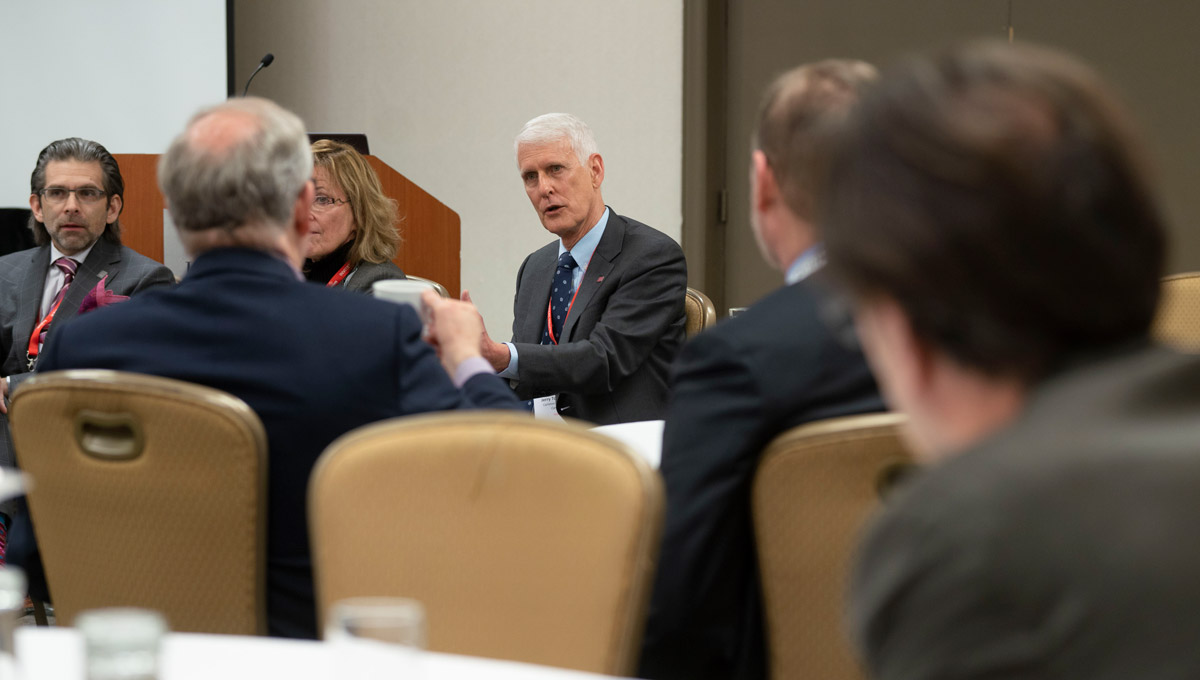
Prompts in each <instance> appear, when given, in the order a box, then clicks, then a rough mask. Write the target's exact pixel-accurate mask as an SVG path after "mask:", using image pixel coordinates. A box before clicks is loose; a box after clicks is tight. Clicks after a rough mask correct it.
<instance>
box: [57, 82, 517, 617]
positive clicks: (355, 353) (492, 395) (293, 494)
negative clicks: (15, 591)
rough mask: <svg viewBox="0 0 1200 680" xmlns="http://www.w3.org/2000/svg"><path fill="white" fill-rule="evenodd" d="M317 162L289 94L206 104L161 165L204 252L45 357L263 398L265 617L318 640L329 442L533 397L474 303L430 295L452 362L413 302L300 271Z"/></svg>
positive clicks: (175, 208) (258, 403) (179, 221)
mask: <svg viewBox="0 0 1200 680" xmlns="http://www.w3.org/2000/svg"><path fill="white" fill-rule="evenodd" d="M312 169H313V161H312V154H311V152H310V150H309V144H308V139H307V136H306V135H305V132H304V124H303V123H302V122H301V121H300V119H299V118H297V117H296V116H295V115H293V114H292V113H290V112H288V111H285V110H283V109H282V108H280V107H279V106H277V105H275V104H273V103H271V102H269V101H267V100H264V99H253V98H246V99H233V100H230V101H228V102H225V103H222V104H220V105H217V106H215V107H213V108H211V109H208V110H205V111H201V112H200V113H199V114H197V115H196V116H195V117H194V118H193V119H192V121H191V122H190V123H189V124H188V126H187V129H186V130H185V131H184V132H183V133H182V134H181V135H179V136H178V137H177V138H176V139H175V140H174V142H172V144H171V147H170V148H169V149H168V151H167V153H166V154H165V155H164V156H163V157H162V160H161V161H160V163H159V171H158V175H159V184H160V186H161V187H162V190H163V194H164V195H165V196H166V198H167V203H168V205H169V206H170V210H171V217H172V219H173V221H174V223H175V227H176V228H177V229H178V231H179V237H180V240H181V241H182V243H183V245H184V247H185V248H186V249H187V251H188V253H189V255H191V256H192V257H193V258H194V262H193V264H192V266H191V269H190V270H189V271H188V274H187V276H186V277H185V278H184V279H183V281H182V282H181V283H180V284H179V285H178V286H176V287H175V288H174V289H172V290H168V291H164V292H163V293H161V294H146V295H143V296H142V297H140V298H135V299H133V300H131V301H129V302H126V303H122V304H121V305H117V306H114V307H111V308H109V309H106V310H104V312H102V313H97V314H89V315H87V316H84V317H82V318H79V319H76V320H75V321H74V322H73V323H72V324H70V325H68V326H65V327H63V328H62V329H61V330H59V331H57V332H55V333H54V334H52V335H51V337H50V339H49V341H48V342H47V343H46V350H45V356H44V357H43V358H42V359H41V364H40V366H39V369H41V370H55V369H65V368H107V369H114V370H123V371H133V372H138V373H148V374H153V375H160V376H165V377H168V378H175V379H179V380H186V381H189V382H193V383H198V384H202V385H208V386H211V387H215V388H218V389H222V390H225V391H227V392H230V393H232V394H233V395H235V396H237V397H239V398H241V399H242V400H244V401H245V402H246V403H247V404H248V405H249V406H250V407H251V408H252V409H254V412H255V413H257V414H258V417H259V418H260V419H261V420H262V422H263V426H264V427H265V429H266V432H267V440H268V442H269V445H270V451H269V454H268V456H269V461H270V465H269V466H268V469H269V480H268V484H269V493H268V499H269V500H268V503H269V506H268V518H267V530H268V538H267V617H268V625H269V630H270V633H271V634H272V635H278V636H284V637H308V638H313V637H316V634H317V628H316V615H315V607H314V600H313V583H312V563H311V560H310V557H309V545H308V523H307V521H306V517H307V511H306V504H305V493H306V490H307V485H308V476H309V472H310V471H311V469H312V466H313V464H314V463H315V462H316V460H317V457H318V456H319V455H320V454H321V452H322V451H323V450H324V448H325V447H326V446H327V445H328V444H329V443H330V442H332V441H333V440H334V439H335V438H337V437H338V436H340V435H341V434H343V433H345V432H348V431H350V430H352V429H354V428H356V427H359V426H360V425H365V424H367V423H370V422H374V421H378V420H383V419H385V418H391V417H394V416H401V415H406V414H412V413H420V412H426V411H441V410H448V409H459V408H470V407H486V408H510V409H519V408H520V407H521V404H520V402H519V401H517V400H516V399H515V398H514V397H513V395H512V392H511V390H509V389H508V387H507V385H505V384H504V381H502V380H500V379H499V378H497V377H495V375H494V374H493V371H492V369H491V367H490V366H489V365H488V364H487V362H486V361H484V360H483V358H482V357H481V356H480V354H479V343H478V338H479V335H480V334H481V333H482V332H483V327H482V324H481V323H480V322H479V317H478V314H477V313H476V312H475V310H474V308H472V307H471V306H470V305H467V304H465V303H462V302H459V301H457V300H441V299H439V298H437V297H436V296H435V295H433V294H430V296H429V298H428V299H427V302H428V303H429V304H430V306H431V312H432V314H433V317H434V318H433V323H434V325H436V328H437V332H438V335H439V337H438V338H437V340H438V343H439V349H440V353H441V355H442V364H444V367H445V370H443V365H442V364H439V361H438V358H437V356H436V355H435V353H434V351H433V348H432V347H430V346H429V345H428V344H427V343H425V342H424V341H422V340H421V328H422V323H421V320H420V319H419V318H418V317H417V314H416V313H415V312H414V311H413V310H412V308H411V307H409V306H407V305H395V304H392V303H388V302H383V301H380V300H376V299H374V298H371V297H367V296H363V295H356V294H351V293H347V292H345V291H342V290H336V289H328V288H325V287H323V286H311V285H308V284H307V283H305V282H304V277H303V276H302V275H301V274H300V269H299V268H300V265H301V263H302V262H303V261H304V252H305V245H306V240H307V237H308V233H309V226H310V220H309V210H310V208H311V206H312V204H313V199H314V196H315V190H314V188H313V183H312V181H311V177H312ZM75 345H78V346H75ZM447 373H449V374H450V375H447ZM450 376H454V377H453V381H452V379H451V377H450ZM213 548H214V550H215V551H217V552H219V551H220V546H213ZM50 567H51V568H50V570H49V573H48V574H47V576H48V577H49V581H50V583H49V585H50V589H51V593H53V588H54V583H53V580H54V565H50ZM67 567H68V568H69V567H70V565H67Z"/></svg>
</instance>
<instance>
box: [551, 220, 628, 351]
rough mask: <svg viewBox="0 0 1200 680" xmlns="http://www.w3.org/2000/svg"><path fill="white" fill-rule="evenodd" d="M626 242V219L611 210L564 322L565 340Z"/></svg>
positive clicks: (569, 335)
mask: <svg viewBox="0 0 1200 680" xmlns="http://www.w3.org/2000/svg"><path fill="white" fill-rule="evenodd" d="M624 242H625V219H624V218H622V217H621V216H620V215H618V214H617V213H615V212H612V209H611V208H610V209H609V214H608V224H607V225H606V226H605V227H604V235H603V236H601V237H600V242H599V243H597V244H596V250H594V251H593V252H592V260H591V261H590V262H588V265H587V271H585V272H584V273H583V278H582V279H581V280H580V281H579V293H578V294H577V295H576V296H575V304H573V305H571V311H570V313H569V314H567V318H566V320H565V321H563V337H564V338H566V339H568V340H570V339H571V332H572V331H574V330H575V325H576V324H577V323H578V322H579V316H580V315H581V314H583V312H584V310H586V309H587V308H588V305H590V304H592V300H594V299H595V297H596V291H598V290H600V286H601V285H603V280H604V278H605V277H606V276H608V274H609V272H611V271H612V268H613V264H614V262H615V261H616V259H617V256H618V255H620V254H621V245H622V244H623V243H624ZM552 275H553V274H552Z"/></svg>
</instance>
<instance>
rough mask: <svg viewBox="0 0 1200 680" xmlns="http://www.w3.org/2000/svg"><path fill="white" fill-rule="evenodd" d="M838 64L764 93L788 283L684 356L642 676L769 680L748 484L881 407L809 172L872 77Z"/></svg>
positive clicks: (674, 390)
mask: <svg viewBox="0 0 1200 680" xmlns="http://www.w3.org/2000/svg"><path fill="white" fill-rule="evenodd" d="M874 78H875V70H874V69H873V68H872V67H871V66H869V65H868V64H864V63H862V62H854V61H842V60H831V61H824V62H818V63H815V64H811V65H806V66H801V67H798V68H796V69H793V70H792V71H790V72H788V73H786V74H784V75H783V76H781V77H780V78H779V79H778V80H776V81H775V83H774V84H773V85H772V86H771V88H770V89H768V91H767V95H766V97H765V99H764V103H763V106H762V109H761V111H760V113H759V122H758V130H757V133H756V140H755V143H756V145H757V148H756V149H755V151H754V152H753V154H752V158H751V177H752V184H751V198H752V206H751V210H752V212H751V220H750V221H751V225H752V227H753V229H754V234H755V237H756V239H757V241H758V243H759V246H760V247H761V250H762V251H763V257H764V259H766V260H767V262H768V263H770V264H771V265H772V266H774V267H775V268H777V269H780V270H783V271H784V272H785V275H786V279H787V283H788V285H786V286H784V287H783V288H780V289H779V290H777V291H775V292H773V293H771V294H770V295H768V296H767V297H765V298H763V299H762V300H761V301H759V302H758V303H756V304H755V305H754V306H752V307H751V308H750V309H748V310H746V312H745V313H743V314H741V315H739V316H737V317H736V318H733V319H730V320H728V321H724V322H722V323H720V324H717V326H716V327H715V328H712V329H710V330H708V331H706V332H704V333H701V334H700V335H698V336H696V337H695V338H694V339H693V340H692V341H691V342H689V343H688V344H687V345H685V346H684V348H683V351H682V352H680V355H679V359H678V360H677V361H676V362H675V365H674V367H673V368H672V376H671V398H670V404H669V407H668V409H667V417H666V426H665V428H664V433H663V451H662V464H661V471H662V476H663V481H664V483H665V485H666V490H667V512H666V521H665V525H664V529H663V546H662V552H661V554H660V557H659V567H658V576H657V580H656V582H655V586H654V594H653V596H652V599H651V606H650V616H649V620H648V623H647V626H646V635H645V645H644V648H643V652H642V660H641V671H640V673H639V677H645V678H653V679H654V680H661V679H665V678H691V679H696V678H722V679H726V678H763V677H766V644H765V640H764V637H765V636H764V633H763V608H762V598H761V595H760V590H759V581H758V561H757V559H756V555H755V545H754V528H753V524H752V519H751V515H750V485H751V482H752V481H753V479H754V472H755V470H756V469H757V468H758V460H759V456H760V454H761V453H762V450H763V448H764V447H765V446H766V444H767V443H768V442H769V441H770V440H771V439H772V438H774V437H775V436H776V435H778V434H780V433H782V432H783V431H785V430H787V429H788V428H791V427H795V426H796V425H800V424H802V423H805V422H809V421H813V420H820V419H822V418H831V417H835V416H844V415H851V414H855V413H864V412H869V411H881V410H883V401H882V399H881V398H880V395H879V391H878V389H877V388H876V385H875V380H874V379H873V378H872V376H871V371H870V369H869V368H868V367H867V362H866V360H865V359H864V358H863V355H862V352H861V351H860V350H859V349H858V347H857V344H856V342H855V341H854V334H853V331H852V329H850V328H848V327H846V326H845V325H843V326H842V327H839V325H838V324H837V323H836V320H834V319H831V318H826V316H827V312H828V311H829V308H830V303H831V300H830V296H829V294H828V292H827V291H826V290H825V289H824V288H823V287H822V286H821V284H820V282H819V281H818V279H819V278H820V276H819V274H820V272H819V271H818V270H819V269H820V268H821V262H822V255H821V249H820V245H819V243H818V241H817V234H816V231H815V228H814V225H813V224H812V221H811V214H810V208H809V205H810V195H811V191H812V187H811V181H810V180H809V179H808V173H807V171H806V169H805V168H806V166H807V164H808V163H809V162H810V159H809V157H810V156H811V155H812V146H813V142H814V140H815V139H816V138H817V136H818V135H819V134H820V131H821V129H822V128H823V126H825V125H827V124H829V123H830V122H832V121H835V120H837V119H838V118H841V117H842V116H843V114H844V113H845V112H846V111H847V110H848V109H849V107H850V105H851V104H852V103H853V102H854V101H855V100H856V99H857V93H858V90H859V89H860V88H861V87H862V86H864V85H865V84H866V83H868V82H870V81H872V80H874Z"/></svg>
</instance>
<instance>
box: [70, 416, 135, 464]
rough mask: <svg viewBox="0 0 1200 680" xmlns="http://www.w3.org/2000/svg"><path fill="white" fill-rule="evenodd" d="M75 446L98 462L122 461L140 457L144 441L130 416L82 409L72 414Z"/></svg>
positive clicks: (133, 418)
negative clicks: (73, 417)
mask: <svg viewBox="0 0 1200 680" xmlns="http://www.w3.org/2000/svg"><path fill="white" fill-rule="evenodd" d="M75 443H76V444H78V445H79V448H80V450H82V451H83V452H84V454H86V455H88V456H90V457H92V458H95V459H97V460H102V461H122V460H131V459H133V458H137V457H138V456H140V455H142V448H143V447H144V445H145V438H144V436H143V434H142V427H141V424H140V423H138V420H137V418H135V417H134V416H133V415H132V414H130V413H105V412H103V411H90V410H83V411H80V412H79V413H77V414H75Z"/></svg>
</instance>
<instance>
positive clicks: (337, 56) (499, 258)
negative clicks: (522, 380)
mask: <svg viewBox="0 0 1200 680" xmlns="http://www.w3.org/2000/svg"><path fill="white" fill-rule="evenodd" d="M234 19H235V50H236V51H235V55H236V61H237V82H239V83H241V82H244V80H245V78H246V77H248V76H249V75H250V72H251V71H252V70H253V68H254V67H255V66H256V65H257V62H258V59H259V58H260V57H261V56H262V55H263V54H264V53H266V52H273V53H274V54H275V63H274V64H273V65H272V66H271V67H270V68H268V69H267V70H265V71H263V72H262V73H260V74H258V76H257V77H256V78H255V80H254V84H253V86H252V88H251V90H252V93H254V94H258V95H261V96H265V97H270V98H272V99H274V100H276V101H278V102H279V103H280V104H282V105H284V106H286V107H288V108H290V109H292V110H294V111H296V112H297V113H298V114H300V116H301V117H302V118H303V119H304V120H305V122H306V123H307V124H308V126H309V129H310V130H313V131H321V132H332V131H346V132H365V133H367V135H368V138H369V139H370V143H371V151H372V153H374V154H375V155H376V156H379V157H380V158H382V159H383V160H384V161H385V162H387V163H388V164H389V165H391V166H392V167H394V168H396V169H397V170H399V171H401V172H403V173H404V174H405V175H407V176H408V177H409V179H411V180H413V181H414V182H416V183H417V184H419V185H420V186H421V187H422V188H424V189H425V190H427V191H429V192H430V193H432V194H433V195H434V196H436V197H438V198H439V199H440V200H442V201H443V202H444V203H446V204H447V205H449V206H450V207H451V208H453V209H454V210H456V211H457V212H458V213H459V215H460V216H461V217H462V286H463V288H466V289H469V290H470V291H471V294H472V297H473V298H474V299H475V301H476V303H477V304H478V305H479V308H480V310H481V311H482V312H483V315H484V319H485V320H486V322H487V325H488V329H489V331H491V332H492V334H493V335H494V336H495V337H496V338H497V339H508V337H509V334H510V329H511V323H512V295H513V288H514V285H515V279H516V272H517V268H518V267H519V266H520V264H521V261H522V260H523V259H524V257H525V256H526V255H527V254H528V253H530V252H531V251H533V250H535V249H536V248H538V247H540V246H542V245H544V244H546V243H548V242H550V241H551V240H552V237H551V236H550V235H549V234H547V232H546V231H545V230H544V229H543V228H542V226H541V225H540V224H539V223H538V221H537V216H536V214H535V213H534V211H533V208H532V207H531V206H530V204H529V200H528V199H527V198H526V197H525V193H524V190H523V189H522V187H521V183H520V181H519V178H518V175H517V171H516V161H515V157H514V155H513V150H512V139H513V136H514V135H515V134H516V133H517V131H518V130H519V129H520V127H521V125H522V124H524V122H525V121H526V120H528V119H530V118H532V117H534V116H536V115H538V114H541V113H546V112H548V111H568V112H571V113H574V114H576V115H578V116H580V117H581V118H582V119H583V120H585V121H587V122H588V124H589V125H591V127H592V129H593V131H594V132H595V133H596V137H597V140H598V141H599V144H600V150H601V154H602V155H603V157H604V160H605V169H606V178H605V182H604V198H605V200H606V201H607V202H608V204H609V205H611V206H612V207H613V208H614V209H615V210H617V211H618V212H621V213H623V214H627V215H629V216H631V217H634V218H636V219H639V220H641V221H643V222H646V223H648V224H650V225H651V226H654V227H656V228H658V229H660V230H662V231H664V232H666V233H667V234H669V235H670V236H672V237H673V238H675V239H679V236H680V223H681V220H682V218H681V209H680V204H681V197H680V194H681V180H680V164H681V148H682V132H681V130H682V123H681V119H682V112H681V107H682V103H681V102H682V40H683V38H682V31H683V29H682V21H683V10H682V0H652V1H644V0H608V1H606V2H562V1H561V0H504V1H503V2H487V1H484V0H437V1H429V0H398V1H382V0H381V1H375V2H372V1H370V0H339V1H338V2H332V1H331V0H238V1H237V2H235V4H234ZM406 228H407V229H420V225H417V224H409V225H406Z"/></svg>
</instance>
